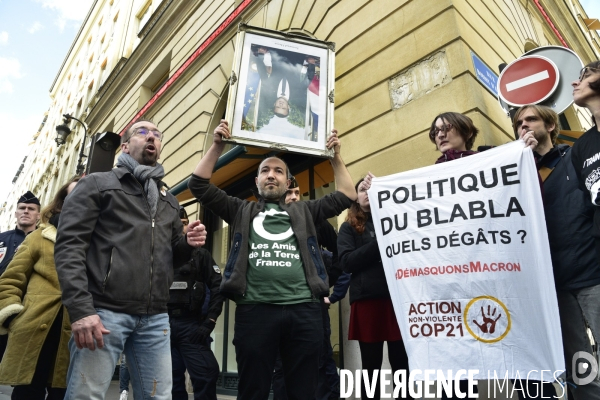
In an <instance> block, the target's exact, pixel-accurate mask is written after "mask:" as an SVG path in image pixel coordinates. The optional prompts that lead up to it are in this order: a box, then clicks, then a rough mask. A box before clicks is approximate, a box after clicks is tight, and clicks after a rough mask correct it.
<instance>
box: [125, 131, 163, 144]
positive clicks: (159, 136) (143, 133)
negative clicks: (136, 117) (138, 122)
mask: <svg viewBox="0 0 600 400" xmlns="http://www.w3.org/2000/svg"><path fill="white" fill-rule="evenodd" d="M133 134H134V135H140V136H143V137H147V136H148V135H150V136H153V137H154V139H157V140H160V141H162V139H163V136H164V135H163V134H162V133H161V132H159V131H158V130H156V129H148V128H137V129H136V130H135V131H134V132H133Z"/></svg>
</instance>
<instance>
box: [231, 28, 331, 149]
mask: <svg viewBox="0 0 600 400" xmlns="http://www.w3.org/2000/svg"><path fill="white" fill-rule="evenodd" d="M334 54H335V45H334V44H333V43H331V42H323V41H319V40H316V39H312V38H310V37H308V36H300V35H298V34H293V33H285V32H278V31H271V30H267V29H262V28H255V27H251V26H248V25H240V27H239V32H238V35H237V38H236V51H235V56H234V65H233V71H232V75H231V78H230V82H229V83H230V87H229V98H228V102H227V112H226V116H225V119H226V120H227V121H228V122H229V127H230V130H231V136H232V137H231V139H230V140H229V141H230V142H235V143H238V144H246V145H251V146H258V147H266V148H273V149H279V150H285V151H291V152H295V153H303V154H310V155H317V156H322V157H331V154H330V152H329V151H328V150H327V148H326V146H325V145H326V143H327V138H328V137H329V133H330V132H331V129H332V128H333V101H334V98H333V93H334V81H335V72H334V68H335V57H334Z"/></svg>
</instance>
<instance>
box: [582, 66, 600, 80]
mask: <svg viewBox="0 0 600 400" xmlns="http://www.w3.org/2000/svg"><path fill="white" fill-rule="evenodd" d="M592 72H600V69H598V68H592V67H585V68H582V69H581V71H580V72H579V81H582V80H584V79H585V78H589V76H590V75H591V73H592Z"/></svg>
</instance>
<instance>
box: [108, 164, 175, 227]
mask: <svg viewBox="0 0 600 400" xmlns="http://www.w3.org/2000/svg"><path fill="white" fill-rule="evenodd" d="M117 167H125V168H127V169H128V170H129V172H131V173H132V174H133V176H134V177H135V179H137V180H138V182H140V183H141V184H142V186H143V187H144V192H146V198H147V199H148V204H149V205H150V214H151V215H152V218H153V219H154V217H155V216H156V207H157V205H158V184H157V181H159V180H160V179H162V178H163V177H164V176H165V170H164V169H163V166H162V165H160V164H159V163H156V165H155V166H154V167H153V166H151V165H140V163H138V162H137V161H136V160H135V159H134V158H133V157H131V156H130V155H129V154H127V153H121V155H120V156H119V159H118V160H117Z"/></svg>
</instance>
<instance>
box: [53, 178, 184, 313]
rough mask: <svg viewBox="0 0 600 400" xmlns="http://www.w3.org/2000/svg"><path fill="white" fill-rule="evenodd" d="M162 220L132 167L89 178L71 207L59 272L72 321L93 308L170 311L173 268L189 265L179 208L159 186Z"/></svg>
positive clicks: (58, 252) (59, 247)
mask: <svg viewBox="0 0 600 400" xmlns="http://www.w3.org/2000/svg"><path fill="white" fill-rule="evenodd" d="M159 188H161V194H159V196H158V205H157V210H156V217H155V218H154V219H153V218H152V217H151V214H150V207H149V205H148V201H147V200H146V194H145V193H144V191H143V188H142V185H141V184H140V183H139V182H138V181H137V180H136V179H135V177H134V176H133V174H132V173H130V172H129V171H128V170H127V169H126V168H115V169H113V170H111V171H108V172H99V173H94V174H90V175H88V176H86V177H85V178H83V179H82V180H80V181H79V183H78V184H77V186H75V189H73V191H72V192H71V194H70V195H69V196H67V199H66V201H65V205H64V207H63V210H62V214H61V217H60V229H59V232H58V236H57V239H56V248H55V259H56V270H57V272H58V278H59V280H60V286H61V288H62V289H63V297H62V298H63V303H64V304H65V306H66V307H67V309H68V310H69V315H70V316H71V319H72V320H73V321H77V320H79V319H81V318H84V317H87V316H88V315H94V314H96V310H95V307H98V308H105V309H108V310H111V311H114V312H120V313H125V314H132V315H135V314H141V315H146V314H148V315H154V314H160V313H166V312H167V302H168V301H169V288H170V286H171V283H172V282H173V266H174V265H181V264H183V263H185V262H186V261H188V260H189V259H190V258H191V254H192V247H190V246H189V245H188V244H187V242H186V239H185V237H184V236H183V234H182V232H183V225H182V224H181V220H180V219H179V203H178V202H177V199H176V198H175V196H173V195H172V194H171V193H169V192H167V191H165V190H164V186H163V184H162V182H159Z"/></svg>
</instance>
